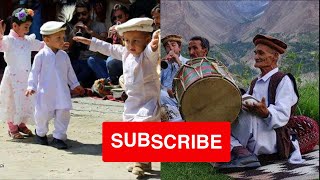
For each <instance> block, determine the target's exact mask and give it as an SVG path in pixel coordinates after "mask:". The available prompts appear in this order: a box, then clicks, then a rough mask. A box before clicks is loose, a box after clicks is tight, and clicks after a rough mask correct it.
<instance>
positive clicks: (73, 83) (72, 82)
mask: <svg viewBox="0 0 320 180" xmlns="http://www.w3.org/2000/svg"><path fill="white" fill-rule="evenodd" d="M66 62H67V66H68V84H69V86H70V89H71V90H73V89H74V88H76V87H77V86H80V83H79V81H78V79H77V76H76V73H75V72H74V70H73V68H72V65H71V62H70V58H69V56H68V55H66Z"/></svg>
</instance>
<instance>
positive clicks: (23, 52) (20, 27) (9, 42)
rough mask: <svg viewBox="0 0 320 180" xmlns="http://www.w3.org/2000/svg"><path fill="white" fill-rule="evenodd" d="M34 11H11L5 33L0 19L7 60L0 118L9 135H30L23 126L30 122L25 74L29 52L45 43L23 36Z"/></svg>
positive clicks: (0, 48) (0, 39) (1, 48)
mask: <svg viewBox="0 0 320 180" xmlns="http://www.w3.org/2000/svg"><path fill="white" fill-rule="evenodd" d="M32 16H33V11H32V10H31V9H25V8H18V9H16V10H14V11H13V13H12V29H11V30H10V33H9V35H7V36H4V35H3V34H4V31H5V25H4V22H3V20H1V21H0V51H1V52H4V60H5V61H6V63H7V67H6V68H5V71H4V75H3V78H2V81H1V85H0V120H4V121H6V122H7V124H8V127H9V131H8V133H9V135H10V136H11V137H12V138H13V139H23V138H24V136H23V135H22V134H20V132H22V133H23V134H26V135H28V136H33V134H32V131H31V130H30V129H28V127H27V126H26V123H27V122H29V123H30V122H32V121H33V112H34V107H33V103H32V98H30V97H25V95H24V92H25V88H26V87H27V80H28V75H29V72H30V69H31V51H39V50H40V49H41V48H42V47H43V46H44V43H43V42H41V41H39V40H37V39H35V38H36V36H35V35H34V34H32V35H29V36H28V35H26V34H27V33H28V32H29V28H30V26H31V24H32Z"/></svg>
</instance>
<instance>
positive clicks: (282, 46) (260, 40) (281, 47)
mask: <svg viewBox="0 0 320 180" xmlns="http://www.w3.org/2000/svg"><path fill="white" fill-rule="evenodd" d="M253 43H254V45H258V44H264V45H267V46H269V47H270V48H272V49H274V50H276V51H278V52H279V53H280V54H283V53H284V52H285V51H286V49H287V44H286V43H284V42H282V41H280V40H278V39H276V38H274V37H271V36H265V35H261V34H258V35H256V36H255V37H254V38H253Z"/></svg>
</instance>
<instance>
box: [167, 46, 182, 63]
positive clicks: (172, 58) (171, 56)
mask: <svg viewBox="0 0 320 180" xmlns="http://www.w3.org/2000/svg"><path fill="white" fill-rule="evenodd" d="M164 59H166V60H168V61H170V62H171V63H174V62H176V63H178V64H179V66H180V65H181V63H180V59H179V56H178V55H177V54H176V53H175V52H174V51H173V50H171V51H169V53H168V54H167V55H166V56H165V58H164Z"/></svg>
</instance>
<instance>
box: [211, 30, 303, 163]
mask: <svg viewBox="0 0 320 180" xmlns="http://www.w3.org/2000/svg"><path fill="white" fill-rule="evenodd" d="M253 43H254V45H255V50H254V53H255V56H254V60H255V64H254V67H256V68H259V69H260V71H261V73H260V75H259V77H257V78H256V79H255V80H253V81H252V83H251V87H250V88H249V90H248V92H247V94H249V95H251V96H252V97H253V98H252V99H256V101H255V100H253V101H251V102H249V101H248V102H244V103H243V110H242V111H241V112H240V114H239V117H238V120H237V121H235V122H234V123H233V124H232V128H231V131H232V136H231V148H232V150H231V161H230V162H229V163H221V164H217V167H218V168H220V169H225V168H239V167H246V168H248V167H251V168H253V167H259V166H261V164H260V162H259V160H258V158H257V156H258V155H270V154H276V155H277V157H280V158H289V156H290V158H289V162H293V161H294V160H295V162H296V163H298V162H299V161H300V162H301V161H302V159H301V153H300V151H299V145H298V143H297V141H294V138H293V137H290V135H289V134H288V136H289V137H288V138H287V143H285V142H284V141H281V140H284V139H285V137H284V136H285V133H284V131H282V130H284V129H281V128H282V127H284V126H285V125H286V124H287V123H288V121H289V118H290V115H291V114H292V110H291V108H292V107H293V106H294V105H296V103H297V101H298V93H297V89H296V85H295V81H294V78H293V76H292V75H290V74H284V73H281V72H279V68H278V65H277V62H278V60H279V58H280V54H283V53H284V52H285V50H286V48H287V45H286V44H285V43H284V42H282V41H280V40H278V39H275V38H273V37H270V36H264V35H260V34H258V35H256V36H255V37H254V38H253ZM277 131H278V132H277ZM280 131H282V134H281V133H280ZM278 133H280V134H278ZM279 135H282V136H281V138H280V139H279V137H280V136H279ZM290 139H291V140H292V141H291V140H290ZM279 140H280V141H279ZM277 141H278V142H277ZM279 142H280V143H279ZM286 144H287V145H288V146H289V147H288V146H287V145H286ZM284 146H286V147H284ZM290 148H292V150H291V151H290V152H287V153H286V152H285V151H286V149H290ZM290 160H292V161H290Z"/></svg>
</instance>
